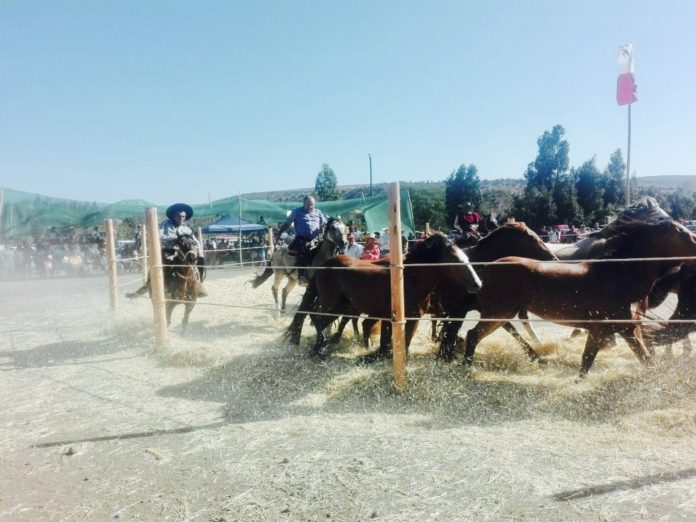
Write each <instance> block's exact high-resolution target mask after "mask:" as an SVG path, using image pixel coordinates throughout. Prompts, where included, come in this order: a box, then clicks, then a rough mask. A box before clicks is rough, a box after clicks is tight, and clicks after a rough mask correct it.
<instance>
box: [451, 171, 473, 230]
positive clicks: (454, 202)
mask: <svg viewBox="0 0 696 522" xmlns="http://www.w3.org/2000/svg"><path fill="white" fill-rule="evenodd" d="M467 201H471V203H473V205H474V208H475V209H478V208H479V205H480V204H481V180H479V177H478V169H477V168H476V165H474V164H473V163H472V164H471V165H469V166H467V165H465V164H463V163H462V164H461V165H460V166H459V168H458V169H457V170H455V171H454V172H452V173H451V174H450V175H449V177H448V178H447V180H446V181H445V210H446V213H447V226H448V227H451V226H452V223H454V218H455V216H456V215H457V208H458V206H459V205H461V204H462V203H465V202H467Z"/></svg>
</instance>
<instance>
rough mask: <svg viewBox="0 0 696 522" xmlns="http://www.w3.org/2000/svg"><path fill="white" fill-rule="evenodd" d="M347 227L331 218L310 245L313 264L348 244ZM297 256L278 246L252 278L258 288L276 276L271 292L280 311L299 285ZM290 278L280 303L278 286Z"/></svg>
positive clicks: (339, 220) (340, 221)
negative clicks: (260, 270)
mask: <svg viewBox="0 0 696 522" xmlns="http://www.w3.org/2000/svg"><path fill="white" fill-rule="evenodd" d="M347 232H348V230H347V227H346V226H345V224H344V223H343V221H342V220H341V219H339V218H329V220H328V222H327V223H326V227H324V232H323V234H322V236H321V239H320V240H319V241H317V243H316V244H315V245H314V246H313V247H310V248H311V250H310V256H312V263H311V264H312V266H316V265H319V264H321V263H323V262H324V261H325V260H327V259H328V258H330V257H333V256H335V255H336V254H337V253H338V252H339V251H342V250H343V249H344V248H345V247H346V245H347V244H348V240H347V239H346V235H347ZM296 261H297V258H296V257H295V256H291V255H290V254H289V253H288V250H287V247H283V248H278V249H276V250H275V252H273V256H272V257H271V264H270V266H268V267H266V269H265V270H264V271H263V272H262V273H261V274H260V275H258V276H256V277H255V278H254V279H252V280H251V286H252V287H253V288H258V287H259V286H260V285H261V284H263V283H264V282H265V281H266V280H267V279H268V278H269V277H271V275H273V276H274V280H273V286H271V292H272V293H273V300H274V301H275V305H276V310H277V311H278V312H280V313H285V302H286V299H287V297H288V294H289V293H290V292H291V291H292V290H293V289H294V288H295V286H297V283H298V274H297V270H296V269H295V268H293V267H294V266H295V263H296ZM313 275H314V271H313V270H311V269H310V270H308V271H307V278H308V279H311V277H312V276H313ZM284 277H287V278H288V283H287V285H285V288H283V291H282V294H281V303H280V305H279V304H278V287H279V286H280V283H281V282H282V280H283V278H284Z"/></svg>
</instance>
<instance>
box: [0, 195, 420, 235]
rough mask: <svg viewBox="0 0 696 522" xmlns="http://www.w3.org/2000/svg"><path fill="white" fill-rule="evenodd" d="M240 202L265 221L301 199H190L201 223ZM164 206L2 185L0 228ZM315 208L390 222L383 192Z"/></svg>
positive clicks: (405, 200) (119, 216)
mask: <svg viewBox="0 0 696 522" xmlns="http://www.w3.org/2000/svg"><path fill="white" fill-rule="evenodd" d="M240 203H241V217H242V219H244V220H246V221H250V222H252V223H257V222H259V221H260V220H261V219H262V218H263V220H264V221H265V222H266V223H268V224H275V223H277V222H279V221H285V217H286V216H287V213H288V211H289V210H292V209H294V208H296V207H299V206H301V205H302V202H300V201H296V202H272V201H262V200H252V199H244V198H241V199H238V198H235V199H229V200H225V201H214V202H212V203H206V204H201V205H192V207H193V211H194V217H195V219H196V224H197V225H199V226H203V225H207V224H209V223H212V222H214V221H216V220H218V219H220V218H222V217H224V216H227V215H233V216H239V215H240V212H239V211H240V208H239V207H240ZM167 206H168V205H155V204H153V203H150V202H147V201H143V200H125V201H118V202H116V203H112V204H107V203H95V202H86V201H75V200H69V199H61V198H52V197H48V196H41V195H38V194H32V193H29V192H21V191H17V190H12V189H8V188H5V189H4V191H3V205H2V208H0V220H1V221H0V232H2V237H3V238H6V239H13V238H21V237H23V236H27V235H36V234H40V233H41V232H43V231H45V230H47V229H48V228H49V227H54V226H55V227H59V228H62V227H70V226H74V227H76V228H87V227H92V226H102V225H103V224H104V220H106V219H116V220H123V219H126V218H132V219H134V220H135V221H136V222H138V223H140V222H142V221H143V220H144V215H145V210H146V209H147V208H150V207H157V211H158V213H159V215H160V216H161V218H162V219H164V212H165V210H166V209H167ZM317 208H319V209H321V211H322V212H324V214H325V215H327V216H329V217H332V216H333V217H335V216H339V215H340V216H341V217H342V218H343V220H344V221H346V222H347V221H349V220H351V219H352V220H356V221H357V218H359V217H360V216H362V219H363V220H364V221H365V223H366V225H367V230H368V231H370V232H377V231H380V230H382V229H383V228H385V227H388V226H389V212H388V201H387V196H386V195H379V196H372V197H363V198H357V199H344V200H340V201H319V202H317ZM401 226H402V230H403V232H404V233H405V234H409V233H411V232H414V225H413V212H412V210H411V200H410V198H409V194H408V190H406V189H402V190H401Z"/></svg>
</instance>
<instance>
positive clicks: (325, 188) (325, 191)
mask: <svg viewBox="0 0 696 522" xmlns="http://www.w3.org/2000/svg"><path fill="white" fill-rule="evenodd" d="M337 186H338V180H337V179H336V174H335V173H334V171H333V169H332V168H331V167H329V165H328V164H326V163H323V164H322V166H321V170H320V171H319V173H318V174H317V179H316V181H315V182H314V193H315V194H316V195H317V197H318V198H319V199H320V200H321V201H334V200H337V199H340V198H341V192H340V191H339V190H338V188H337Z"/></svg>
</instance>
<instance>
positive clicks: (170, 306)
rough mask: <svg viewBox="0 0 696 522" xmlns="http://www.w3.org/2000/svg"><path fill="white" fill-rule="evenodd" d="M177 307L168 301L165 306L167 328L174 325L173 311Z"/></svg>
mask: <svg viewBox="0 0 696 522" xmlns="http://www.w3.org/2000/svg"><path fill="white" fill-rule="evenodd" d="M175 306H176V303H172V302H171V301H167V303H166V304H165V305H164V312H165V315H166V316H167V326H171V324H172V311H173V310H174V307H175Z"/></svg>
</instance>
